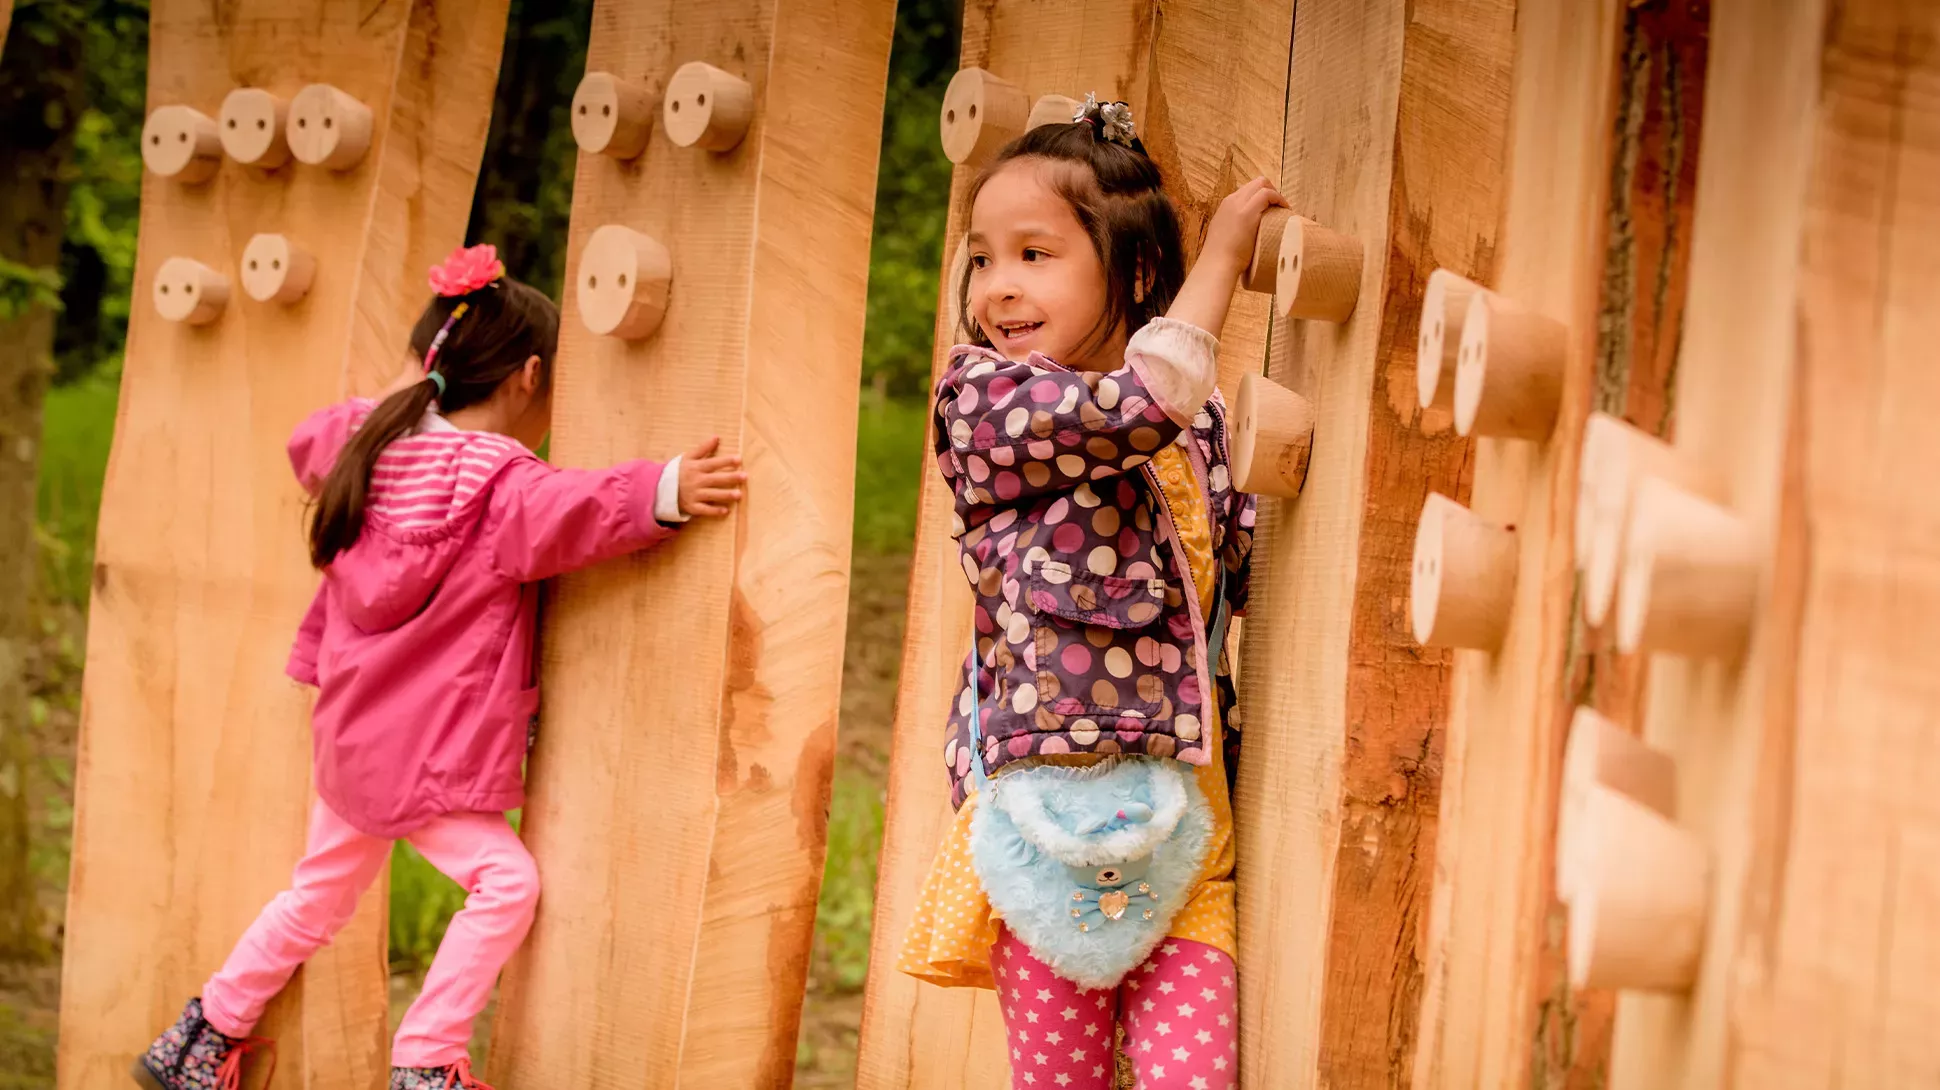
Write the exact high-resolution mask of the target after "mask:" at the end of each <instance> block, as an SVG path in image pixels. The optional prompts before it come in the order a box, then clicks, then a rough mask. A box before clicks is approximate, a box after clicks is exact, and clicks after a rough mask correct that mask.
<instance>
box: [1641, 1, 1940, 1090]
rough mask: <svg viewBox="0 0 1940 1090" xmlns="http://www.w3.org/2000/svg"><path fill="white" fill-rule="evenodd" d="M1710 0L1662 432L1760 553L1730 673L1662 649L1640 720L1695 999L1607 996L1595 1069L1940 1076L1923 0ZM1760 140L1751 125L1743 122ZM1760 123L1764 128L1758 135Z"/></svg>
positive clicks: (1936, 131)
mask: <svg viewBox="0 0 1940 1090" xmlns="http://www.w3.org/2000/svg"><path fill="white" fill-rule="evenodd" d="M1829 14H1830V13H1829V12H1828V10H1827V8H1826V6H1824V5H1820V4H1799V5H1783V4H1772V3H1757V2H1747V3H1740V4H1729V5H1725V4H1721V5H1720V6H1719V7H1718V10H1717V18H1716V27H1715V30H1714V34H1713V41H1714V56H1715V59H1714V62H1713V68H1712V84H1711V91H1710V97H1709V101H1708V103H1707V106H1706V109H1707V112H1708V113H1709V114H1710V115H1711V116H1712V117H1713V119H1714V121H1715V123H1714V125H1713V128H1712V132H1713V134H1714V135H1712V136H1708V137H1707V139H1706V147H1705V151H1704V163H1703V170H1702V172H1701V174H1700V179H1701V186H1700V192H1699V197H1698V212H1699V220H1698V235H1697V238H1696V240H1695V252H1694V255H1693V258H1692V294H1691V315H1690V320H1689V324H1688V326H1687V350H1686V353H1685V355H1684V359H1683V361H1682V363H1681V364H1680V368H1679V381H1678V404H1679V440H1678V448H1679V450H1680V452H1681V453H1684V454H1685V455H1686V456H1687V457H1690V458H1692V459H1694V460H1698V461H1700V462H1701V463H1702V464H1706V465H1712V466H1716V467H1719V468H1720V469H1721V470H1722V471H1723V472H1724V474H1725V476H1726V480H1727V482H1728V484H1729V485H1730V506H1731V509H1732V510H1733V511H1734V512H1735V513H1736V514H1738V515H1739V517H1740V518H1741V519H1742V520H1743V521H1744V522H1745V524H1746V525H1747V526H1749V527H1750V528H1751V529H1752V531H1753V533H1754V534H1755V535H1756V538H1757V540H1758V542H1759V543H1760V545H1761V547H1762V549H1761V551H1762V552H1764V553H1768V554H1769V559H1768V560H1767V561H1765V563H1766V564H1767V565H1768V567H1767V570H1766V571H1765V593H1764V595H1763V598H1762V603H1761V609H1760V612H1759V615H1758V618H1757V620H1756V623H1755V627H1754V630H1753V634H1752V637H1751V643H1750V646H1749V648H1748V649H1747V651H1746V653H1745V657H1744V662H1743V664H1742V665H1741V666H1738V667H1736V668H1731V667H1726V666H1720V665H1718V664H1696V663H1691V662H1687V661H1678V660H1672V659H1669V658H1666V657H1662V656H1659V657H1657V658H1655V659H1653V661H1652V663H1651V680H1650V685H1651V700H1650V719H1649V722H1648V733H1649V736H1650V737H1651V739H1652V740H1653V741H1654V742H1656V743H1657V744H1659V745H1660V746H1662V747H1664V748H1666V749H1668V750H1670V751H1671V752H1672V753H1673V754H1674V755H1675V756H1676V758H1677V760H1678V763H1679V776H1680V782H1681V783H1682V784H1683V785H1684V787H1683V789H1682V790H1681V792H1680V798H1679V800H1678V801H1679V817H1680V819H1681V821H1682V823H1683V824H1684V826H1685V827H1686V828H1687V829H1689V830H1690V831H1692V832H1694V833H1696V834H1697V835H1698V836H1700V837H1701V838H1702V839H1703V841H1704V843H1705V844H1706V845H1707V846H1708V848H1709V849H1710V851H1711V853H1712V859H1713V863H1712V868H1713V882H1712V904H1711V910H1710V913H1709V917H1708V920H1707V935H1706V940H1705V952H1704V956H1703V960H1702V962H1701V965H1700V968H1699V973H1698V978H1697V981H1696V984H1695V986H1694V988H1693V989H1692V990H1691V992H1690V994H1689V995H1688V996H1678V997H1647V996H1644V995H1641V994H1637V995H1633V994H1630V993H1625V994H1624V995H1623V996H1622V997H1621V999H1620V1000H1619V1008H1618V1022H1617V1039H1616V1061H1615V1070H1614V1072H1613V1073H1614V1076H1615V1078H1614V1080H1613V1085H1619V1086H1651V1087H1696V1086H1732V1087H1740V1086H1744V1087H1749V1086H1759V1087H1767V1086H1769V1087H1833V1086H1855V1087H1856V1086H1914V1085H1924V1084H1927V1083H1931V1082H1933V1081H1934V1080H1935V1079H1936V1078H1940V1048H1936V1047H1935V1043H1934V1040H1933V1037H1932V1034H1931V1033H1930V1031H1929V1029H1928V1027H1930V1026H1931V1022H1932V1015H1933V1001H1932V998H1931V996H1930V995H1928V994H1927V993H1926V991H1925V990H1924V989H1922V988H1920V987H1919V986H1917V985H1916V982H1917V981H1920V980H1923V979H1926V978H1927V977H1928V976H1929V974H1931V973H1932V972H1933V971H1935V969H1936V968H1940V946H1936V944H1935V943H1934V941H1933V937H1932V928H1931V921H1932V920H1933V918H1934V914H1935V911H1936V908H1940V883H1937V882H1936V880H1935V871H1934V867H1933V865H1932V860H1933V859H1934V858H1935V850H1934V849H1935V847H1936V845H1940V839H1937V838H1936V836H1935V832H1936V819H1935V814H1934V809H1933V806H1932V803H1931V793H1930V792H1929V791H1927V790H1925V788H1924V787H1923V786H1922V784H1923V783H1924V782H1925V775H1926V774H1928V773H1930V772H1931V771H1932V770H1933V768H1934V755H1933V747H1932V744H1931V738H1932V736H1933V727H1934V723H1935V718H1934V717H1935V708H1936V707H1940V693H1936V691H1935V685H1934V680H1933V676H1932V671H1931V668H1930V664H1931V654H1930V642H1929V641H1931V639H1932V638H1933V636H1934V634H1935V621H1934V617H1935V616H1936V614H1935V612H1934V608H1935V606H1936V604H1940V597H1937V596H1936V588H1937V587H1940V584H1937V583H1936V577H1937V573H1940V565H1937V564H1936V559H1940V557H1936V554H1935V549H1934V542H1935V540H1936V536H1935V529H1936V526H1937V525H1940V522H1937V520H1936V517H1935V516H1936V512H1935V509H1934V506H1933V504H1932V503H1931V502H1930V500H1929V499H1928V498H1927V497H1926V495H1925V492H1924V491H1922V490H1921V489H1920V488H1919V487H1918V485H1917V484H1916V483H1915V482H1914V481H1913V480H1912V479H1911V478H1910V477H1909V476H1908V467H1911V466H1916V465H1921V464H1924V463H1926V462H1930V461H1931V459H1932V458H1933V457H1934V455H1935V453H1936V450H1935V438H1934V435H1933V431H1932V428H1931V427H1930V426H1929V425H1928V424H1927V422H1926V421H1925V419H1924V414H1923V413H1922V411H1921V409H1922V408H1923V402H1922V401H1921V400H1920V399H1921V398H1922V397H1930V396H1932V394H1933V393H1934V392H1935V389H1934V386H1935V376H1934V373H1933V370H1932V368H1931V367H1930V366H1929V364H1928V361H1929V360H1930V357H1931V352H1930V349H1929V347H1928V346H1930V344H1931V341H1932V337H1933V336H1934V333H1935V330H1934V319H1933V317H1932V315H1931V308H1930V307H1929V306H1928V305H1927V304H1926V302H1925V300H1926V299H1927V298H1928V297H1930V295H1931V292H1932V290H1933V285H1934V277H1935V270H1934V268H1933V264H1932V262H1931V260H1930V258H1929V257H1928V256H1927V255H1926V254H1924V253H1922V252H1921V248H1920V247H1919V246H1918V245H1917V244H1915V242H1914V240H1916V239H1919V238H1924V237H1930V235H1929V234H1928V232H1930V231H1932V230H1933V229H1934V227H1935V224H1936V216H1937V215H1940V200H1937V199H1936V197H1937V196H1940V195H1937V194H1936V191H1935V189H1934V187H1933V184H1932V182H1931V180H1930V179H1931V173H1932V164H1933V162H1934V158H1935V155H1936V152H1940V107H1937V104H1940V99H1936V97H1935V92H1936V90H1937V89H1940V68H1937V67H1936V65H1935V63H1934V60H1933V58H1932V57H1931V56H1929V55H1928V53H1927V51H1926V50H1924V49H1921V48H1917V47H1916V46H1915V44H1914V43H1919V42H1927V41H1931V40H1933V35H1934V34H1935V32H1936V30H1940V25H1936V21H1935V17H1934V13H1933V12H1932V11H1930V10H1927V9H1926V8H1924V7H1923V6H1921V5H1915V4H1907V3H1893V2H1872V3H1860V4H1848V5H1842V6H1841V7H1840V8H1839V10H1838V11H1837V17H1836V18H1831V17H1829ZM1747 126H1748V127H1749V128H1748V127H1747ZM1753 132H1756V133H1758V137H1757V138H1756V139H1753V138H1752V137H1751V133H1753Z"/></svg>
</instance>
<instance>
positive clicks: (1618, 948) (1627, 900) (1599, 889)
mask: <svg viewBox="0 0 1940 1090" xmlns="http://www.w3.org/2000/svg"><path fill="white" fill-rule="evenodd" d="M1558 851H1559V853H1560V854H1559V856H1558V859H1557V870H1558V871H1559V872H1565V871H1566V872H1568V873H1571V874H1573V875H1574V876H1575V880H1576V882H1577V888H1576V890H1575V896H1574V898H1573V899H1572V900H1571V901H1570V905H1569V953H1568V960H1569V975H1570V983H1571V985H1573V986H1574V987H1577V988H1626V989H1642V990H1648V991H1668V992H1675V991H1685V990H1688V989H1689V988H1690V987H1691V984H1692V983H1693V982H1694V981H1695V980H1696V979H1697V971H1698V961H1699V958H1700V957H1701V956H1702V955H1703V952H1704V930H1705V917H1706V915H1707V914H1708V913H1709V911H1710V900H1711V890H1710V887H1711V861H1710V853H1709V852H1707V851H1706V850H1705V847H1704V844H1703V842H1701V841H1699V840H1698V838H1697V837H1695V836H1693V835H1691V834H1690V833H1688V832H1685V831H1684V830H1683V829H1681V828H1679V827H1678V826H1677V825H1676V824H1674V823H1673V822H1671V820H1670V819H1668V818H1666V817H1665V816H1664V815H1662V814H1660V813H1658V812H1657V811H1655V810H1652V809H1651V808H1650V807H1648V806H1645V805H1644V804H1643V803H1641V802H1638V801H1637V800H1636V799H1634V798H1631V797H1630V796H1629V795H1626V794H1624V793H1623V792H1621V791H1617V790H1615V789H1613V788H1609V787H1603V786H1600V785H1596V784H1592V785H1590V786H1589V787H1588V788H1586V790H1585V797H1584V799H1583V809H1582V813H1581V815H1580V818H1579V820H1578V821H1576V822H1575V823H1574V824H1573V825H1572V827H1571V830H1570V839H1569V841H1568V842H1567V843H1564V844H1561V845H1559V848H1558ZM1563 856H1568V857H1570V860H1569V862H1568V864H1567V865H1566V864H1564V862H1563V859H1562V857H1563Z"/></svg>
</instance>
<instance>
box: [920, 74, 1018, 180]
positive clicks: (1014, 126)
mask: <svg viewBox="0 0 1940 1090" xmlns="http://www.w3.org/2000/svg"><path fill="white" fill-rule="evenodd" d="M1030 115H1031V100H1030V98H1029V96H1027V95H1025V94H1024V90H1023V88H1021V87H1018V86H1017V85H1016V84H1014V83H1009V82H1006V81H1004V80H1001V79H998V78H997V77H996V76H993V75H991V74H990V73H989V72H986V71H984V70H983V69H981V68H963V69H959V70H958V71H957V74H956V75H955V76H952V77H951V78H950V86H948V87H947V88H945V89H944V91H943V115H942V117H943V154H944V156H945V157H947V158H948V159H949V160H950V162H952V163H955V164H957V165H958V166H966V167H980V166H982V165H983V164H984V163H986V162H988V161H989V160H990V157H991V156H993V155H996V154H997V149H999V148H1001V147H1003V146H1004V145H1005V144H1008V143H1010V142H1011V141H1012V140H1015V139H1016V138H1017V137H1018V136H1020V135H1022V134H1023V132H1024V129H1025V127H1026V126H1027V125H1028V124H1029V123H1030Z"/></svg>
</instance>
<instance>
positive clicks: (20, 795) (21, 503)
mask: <svg viewBox="0 0 1940 1090" xmlns="http://www.w3.org/2000/svg"><path fill="white" fill-rule="evenodd" d="M16 19H17V20H18V21H19V22H20V24H21V25H20V26H19V27H17V28H15V29H14V32H13V33H12V34H10V35H9V42H8V48H7V52H6V58H5V59H6V63H5V64H4V65H0V260H4V261H5V262H8V263H10V264H11V265H13V266H25V267H26V269H27V270H29V271H35V272H38V271H40V270H46V269H52V268H54V267H55V266H56V265H58V263H59V261H60V250H61V236H62V234H63V231H64V220H65V216H66V209H67V183H66V181H65V180H64V178H63V174H64V171H65V169H66V167H67V164H68V160H69V158H70V157H71V154H72V152H73V148H74V129H75V123H76V121H77V120H78V118H79V115H80V111H81V108H82V106H83V97H84V96H83V93H82V74H81V26H80V23H79V21H78V18H77V17H76V16H75V14H74V13H72V12H70V11H69V10H68V9H67V5H63V4H36V5H33V6H31V7H26V8H23V9H21V10H20V11H19V13H18V14H17V15H16ZM0 275H5V273H4V272H0ZM15 295H16V293H14V292H11V291H9V292H8V293H7V295H6V296H5V297H0V958H21V957H30V956H34V955H36V954H38V953H40V952H41V949H42V945H43V943H42V939H41V934H40V911H39V906H38V904H37V902H36V900H35V888H34V887H35V883H34V874H33V868H32V865H31V862H30V859H31V857H30V854H29V851H28V843H29V839H30V831H31V830H30V828H29V823H28V822H29V813H28V805H27V801H28V792H27V786H28V776H29V774H30V772H31V770H32V767H33V760H34V746H33V740H32V737H31V734H30V731H31V726H32V725H31V723H30V721H29V717H28V710H27V684H26V683H27V678H26V667H27V659H28V654H27V652H28V648H29V646H30V644H31V641H32V640H33V638H34V631H33V625H32V623H31V620H30V616H29V607H30V604H31V602H32V599H33V594H34V588H35V586H36V585H37V580H38V577H39V565H38V563H37V562H36V557H35V550H34V511H35V503H34V491H35V484H36V482H37V479H38V476H39V469H40V418H41V400H42V397H43V395H44V394H45V392H46V389H47V376H48V373H49V372H50V371H51V369H52V364H53V348H54V316H53V314H52V313H51V312H50V311H49V310H48V307H47V305H46V302H45V301H44V300H41V299H38V298H36V297H35V296H34V295H32V294H29V295H27V296H25V298H26V300H27V301H26V302H25V303H24V305H18V304H17V303H10V302H8V299H9V298H11V297H13V296H15Z"/></svg>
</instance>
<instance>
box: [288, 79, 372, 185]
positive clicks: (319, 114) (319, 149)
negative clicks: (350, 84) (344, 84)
mask: <svg viewBox="0 0 1940 1090" xmlns="http://www.w3.org/2000/svg"><path fill="white" fill-rule="evenodd" d="M284 132H285V133H286V135H287V136H288V138H289V141H290V151H291V152H292V153H293V154H294V155H295V156H296V158H297V160H298V161H299V162H303V163H308V164H310V165H311V166H313V167H326V168H328V169H330V170H349V169H350V168H352V167H354V166H356V165H357V164H358V163H360V162H362V161H363V158H364V153H365V152H367V151H369V150H370V140H371V113H370V107H368V106H366V105H364V104H363V103H361V102H359V101H357V100H356V99H354V98H352V97H350V96H349V95H347V94H345V93H344V92H342V91H339V90H337V89H336V88H335V87H332V86H330V85H329V84H327V83H312V84H310V85H309V86H308V87H305V88H304V89H303V90H301V91H298V92H297V93H296V97H295V98H293V99H291V100H290V110H289V124H288V125H287V126H286V128H285V130H284Z"/></svg>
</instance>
